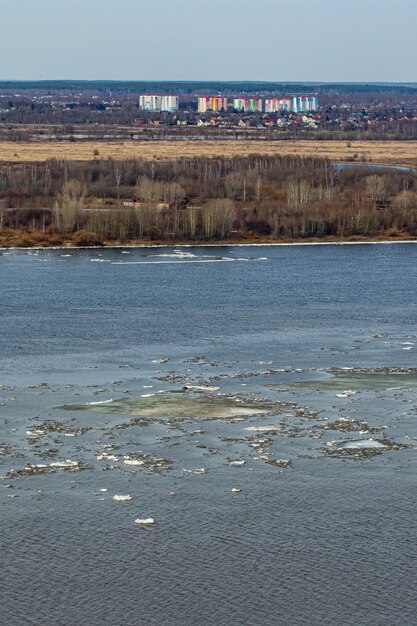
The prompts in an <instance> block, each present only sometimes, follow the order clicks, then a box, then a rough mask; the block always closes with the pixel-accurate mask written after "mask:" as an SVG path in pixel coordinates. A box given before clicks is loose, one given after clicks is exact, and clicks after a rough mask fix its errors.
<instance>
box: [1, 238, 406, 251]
mask: <svg viewBox="0 0 417 626" xmlns="http://www.w3.org/2000/svg"><path fill="white" fill-rule="evenodd" d="M401 243H402V244H417V237H416V238H415V239H395V240H392V239H381V240H379V239H367V240H364V241H349V240H347V239H345V240H336V239H334V240H330V241H264V242H253V243H247V242H230V243H225V242H224V241H223V242H219V243H212V242H210V243H204V242H199V243H156V244H152V243H133V244H132V243H130V244H121V243H115V244H109V245H107V244H104V245H102V246H72V245H62V246H7V247H4V246H0V252H3V251H7V250H117V249H126V248H132V249H136V248H238V247H245V248H246V247H252V248H254V247H277V246H286V247H287V246H358V245H366V246H369V245H378V244H380V245H390V244H401Z"/></svg>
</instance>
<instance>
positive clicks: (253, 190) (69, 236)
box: [0, 155, 417, 245]
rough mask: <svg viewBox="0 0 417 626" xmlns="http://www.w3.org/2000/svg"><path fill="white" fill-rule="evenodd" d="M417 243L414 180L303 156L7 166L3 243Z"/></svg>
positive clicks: (2, 179) (1, 202) (0, 202)
mask: <svg viewBox="0 0 417 626" xmlns="http://www.w3.org/2000/svg"><path fill="white" fill-rule="evenodd" d="M386 236H399V237H402V236H412V237H414V236H417V176H416V174H415V173H413V172H412V171H399V170H386V169H385V170H384V169H380V170H378V169H369V168H366V167H355V168H343V169H340V168H338V167H337V166H336V165H335V164H333V163H331V162H329V161H328V160H326V159H316V158H303V157H299V156H262V155H252V156H249V157H234V158H201V157H195V158H180V159H177V160H175V161H174V160H172V161H157V160H155V161H145V160H143V159H128V160H123V161H118V160H113V159H105V160H101V159H99V158H98V155H96V157H95V158H93V159H92V160H91V161H88V162H76V161H68V160H56V159H54V160H50V161H47V162H44V163H34V164H4V165H1V166H0V244H1V242H6V243H7V241H8V240H10V241H12V240H14V241H16V240H23V241H29V242H30V241H33V242H40V243H42V242H45V245H46V244H47V243H54V242H55V243H57V244H58V243H59V242H62V241H74V242H76V243H79V244H80V245H82V244H83V243H86V244H88V243H92V242H94V243H100V242H104V241H106V242H112V241H113V242H115V241H117V242H129V241H148V240H150V241H160V242H170V241H172V242H177V241H220V240H222V241H224V240H230V241H233V240H243V241H251V240H259V239H262V240H271V241H273V240H289V241H291V240H299V239H309V238H326V237H332V238H349V237H355V238H360V237H386Z"/></svg>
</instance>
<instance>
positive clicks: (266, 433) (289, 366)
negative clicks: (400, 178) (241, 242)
mask: <svg viewBox="0 0 417 626" xmlns="http://www.w3.org/2000/svg"><path fill="white" fill-rule="evenodd" d="M416 266H417V244H414V243H397V244H372V245H365V244H356V245H332V244H329V245H288V246H285V245H281V246H230V247H227V246H219V247H216V246H207V247H181V248H178V249H173V248H163V247H154V248H114V249H101V250H100V249H91V250H76V249H71V250H28V251H24V250H0V294H1V300H0V302H1V304H0V324H1V333H0V354H1V359H0V475H1V480H0V517H1V533H0V544H1V555H2V587H1V602H0V623H1V624H4V625H13V626H20V625H23V624H33V625H36V626H38V625H40V624H48V626H52V625H54V626H55V625H59V626H73V625H74V626H75V625H79V624H86V625H87V624H88V626H95V625H97V626H98V625H100V626H103V625H107V624H108V625H112V626H119V625H120V626H122V625H132V626H133V625H136V624H158V625H160V624H163V625H164V626H170V625H172V626H188V625H189V626H195V625H197V624H198V625H200V624H201V625H202V626H229V625H231V624H236V625H239V626H257V625H260V624H262V625H274V626H275V625H281V624H282V625H283V626H287V625H289V624H291V625H292V626H293V625H304V624H308V625H309V626H310V625H316V624H317V625H322V624H329V625H334V624H340V625H341V626H347V625H352V626H353V625H355V626H356V625H357V624H361V625H368V624H369V625H375V626H376V625H378V626H379V625H382V624H390V626H391V625H397V624H398V626H403V625H405V624H414V623H415V614H416V609H417V601H416V598H415V592H414V578H415V574H416V557H417V549H416V545H417V543H416V539H417V537H416V534H417V533H416V529H415V515H416V497H417V496H416V489H415V485H416V474H417V449H416V445H417V426H416V408H417V397H416V392H417V391H416V390H417V369H416V358H415V355H416V349H417V348H416V346H417V324H416V322H417V274H416V270H415V268H416ZM114 496H130V497H129V498H125V499H120V498H116V499H114ZM146 520H147V521H148V523H143V521H146ZM150 520H153V521H154V523H150Z"/></svg>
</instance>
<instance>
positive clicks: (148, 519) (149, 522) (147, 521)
mask: <svg viewBox="0 0 417 626" xmlns="http://www.w3.org/2000/svg"><path fill="white" fill-rule="evenodd" d="M135 524H142V525H143V526H151V525H152V524H155V520H154V518H153V517H146V518H144V519H140V518H138V519H135Z"/></svg>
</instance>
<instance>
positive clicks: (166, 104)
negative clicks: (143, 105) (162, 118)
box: [161, 96, 179, 113]
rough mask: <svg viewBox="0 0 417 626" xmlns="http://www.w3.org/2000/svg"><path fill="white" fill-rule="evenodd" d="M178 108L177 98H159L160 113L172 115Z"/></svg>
mask: <svg viewBox="0 0 417 626" xmlns="http://www.w3.org/2000/svg"><path fill="white" fill-rule="evenodd" d="M178 108H179V98H178V96H161V111H165V112H168V113H172V112H173V111H178Z"/></svg>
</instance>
